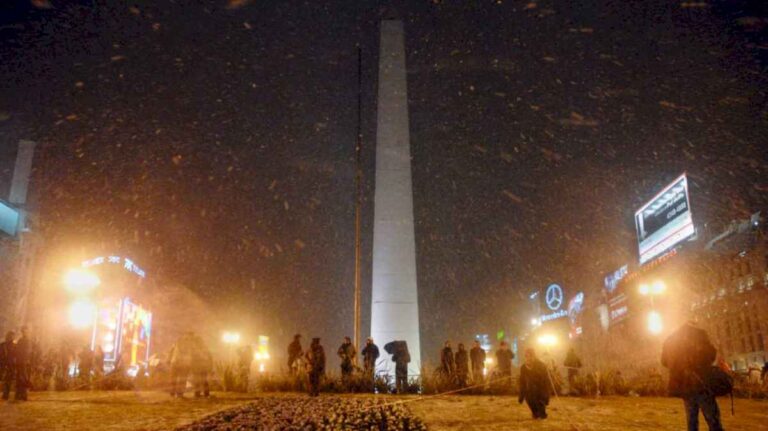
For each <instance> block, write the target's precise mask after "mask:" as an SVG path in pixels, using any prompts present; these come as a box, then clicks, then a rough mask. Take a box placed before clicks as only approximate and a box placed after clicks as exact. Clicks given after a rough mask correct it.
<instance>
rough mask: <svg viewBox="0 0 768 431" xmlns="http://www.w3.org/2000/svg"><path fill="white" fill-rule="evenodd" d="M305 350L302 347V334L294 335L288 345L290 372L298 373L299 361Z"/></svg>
mask: <svg viewBox="0 0 768 431" xmlns="http://www.w3.org/2000/svg"><path fill="white" fill-rule="evenodd" d="M303 354H304V351H303V350H302V349H301V334H296V335H294V336H293V341H291V344H289V345H288V373H290V374H296V372H297V371H298V366H299V364H298V361H299V359H301V356H302V355H303Z"/></svg>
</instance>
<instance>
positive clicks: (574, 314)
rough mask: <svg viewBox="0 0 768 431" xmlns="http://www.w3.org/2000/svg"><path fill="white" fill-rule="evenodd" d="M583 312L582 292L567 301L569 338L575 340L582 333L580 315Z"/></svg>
mask: <svg viewBox="0 0 768 431" xmlns="http://www.w3.org/2000/svg"><path fill="white" fill-rule="evenodd" d="M582 311H584V292H579V293H577V294H576V295H574V296H573V298H571V300H570V301H568V320H570V322H571V332H570V333H569V334H568V337H569V338H576V337H578V336H579V335H581V333H582V332H583V329H582V326H581V313H582Z"/></svg>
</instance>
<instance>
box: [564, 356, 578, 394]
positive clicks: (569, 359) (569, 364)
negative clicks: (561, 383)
mask: <svg viewBox="0 0 768 431" xmlns="http://www.w3.org/2000/svg"><path fill="white" fill-rule="evenodd" d="M563 366H564V367H565V368H566V369H568V389H569V390H573V385H574V380H575V379H576V376H578V375H579V369H580V368H581V359H579V357H578V355H576V351H575V350H574V349H573V347H571V348H570V349H568V353H567V354H566V355H565V361H564V362H563Z"/></svg>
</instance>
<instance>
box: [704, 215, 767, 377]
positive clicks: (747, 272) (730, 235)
mask: <svg viewBox="0 0 768 431" xmlns="http://www.w3.org/2000/svg"><path fill="white" fill-rule="evenodd" d="M705 250H706V253H703V254H704V255H703V256H702V269H701V272H700V273H699V274H698V275H699V277H698V279H699V283H700V288H701V290H700V291H699V294H698V295H697V296H696V297H695V299H694V300H693V301H692V303H691V304H690V308H691V313H692V315H693V316H694V319H695V320H696V321H697V322H698V323H699V325H700V326H701V327H703V328H704V329H706V330H707V332H709V335H710V337H711V339H712V342H713V343H714V344H715V346H717V349H718V351H719V352H720V354H721V355H722V356H723V358H724V359H725V360H726V361H727V362H728V363H729V364H730V365H731V367H732V368H733V369H735V370H747V369H749V368H750V367H753V368H754V367H761V366H762V364H763V363H765V362H766V361H768V351H767V350H768V349H766V345H768V271H767V268H768V267H767V266H766V260H767V258H768V240H767V239H766V231H765V228H764V224H763V223H762V219H761V218H760V216H759V213H758V214H756V215H755V216H753V217H752V218H751V219H750V220H741V221H735V222H733V223H731V225H730V226H729V227H728V229H727V230H726V231H725V232H723V233H722V234H720V235H717V236H716V237H715V238H713V239H712V240H710V241H709V242H708V243H707V245H706V247H705Z"/></svg>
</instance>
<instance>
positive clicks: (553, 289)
mask: <svg viewBox="0 0 768 431" xmlns="http://www.w3.org/2000/svg"><path fill="white" fill-rule="evenodd" d="M546 298H547V307H549V309H550V310H552V311H557V310H559V309H560V307H562V306H563V288H562V287H560V286H559V285H557V284H550V285H549V287H547V296H546Z"/></svg>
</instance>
